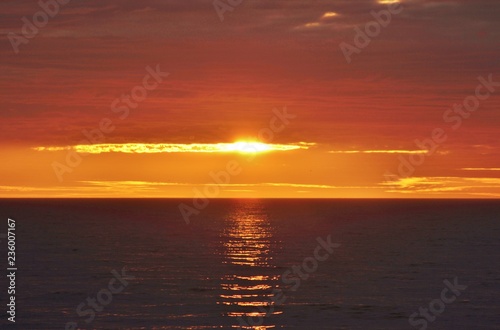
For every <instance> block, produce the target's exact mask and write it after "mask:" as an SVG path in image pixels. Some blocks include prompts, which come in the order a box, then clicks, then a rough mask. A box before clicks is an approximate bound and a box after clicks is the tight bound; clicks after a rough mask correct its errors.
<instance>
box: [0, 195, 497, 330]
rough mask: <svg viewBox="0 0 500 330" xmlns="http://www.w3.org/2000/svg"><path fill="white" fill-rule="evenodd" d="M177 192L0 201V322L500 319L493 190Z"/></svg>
mask: <svg viewBox="0 0 500 330" xmlns="http://www.w3.org/2000/svg"><path fill="white" fill-rule="evenodd" d="M182 202H184V203H191V202H192V201H191V200H176V199H155V200H140V199H133V200H116V199H103V200H95V199H84V200H5V199H4V200H0V217H1V218H2V219H3V220H2V221H1V225H0V233H5V232H6V231H7V218H8V217H10V218H13V219H15V220H16V266H17V272H16V323H15V325H13V324H11V323H10V322H8V321H7V317H8V315H6V314H5V313H2V314H3V315H4V317H3V318H2V320H1V321H0V325H1V328H2V329H3V328H5V329H8V328H17V329H65V328H66V329H72V328H75V329H238V328H239V327H240V326H242V329H260V330H262V329H424V325H423V324H425V325H426V327H427V329H500V221H499V220H500V201H495V200H305V199H304V200H266V199H264V200H258V199H233V200H230V199H224V200H211V201H210V203H209V205H208V206H207V207H206V208H205V209H203V210H201V211H200V213H199V214H198V215H196V216H193V217H192V218H191V223H190V224H186V222H185V221H184V220H183V219H182V217H181V214H180V212H179V210H178V205H179V203H182ZM1 240H2V242H1V251H2V252H1V253H2V260H5V262H3V263H2V264H3V266H4V268H6V267H7V266H6V265H7V263H6V260H7V244H6V240H5V238H1ZM328 241H329V242H330V243H331V244H329V243H327V242H328ZM320 259H321V260H320ZM124 267H125V275H123V276H122V281H123V282H120V281H119V280H117V279H116V278H118V277H120V276H118V277H117V276H116V273H113V271H115V272H118V274H119V273H122V269H123V268H124ZM113 279H115V280H113ZM446 280H448V281H449V283H453V282H454V281H457V282H458V283H459V285H460V286H461V288H462V289H460V290H458V291H457V292H458V294H454V293H453V292H452V291H451V290H448V291H447V295H448V296H446V295H445V299H446V300H447V302H446V303H445V302H443V298H442V291H443V290H444V289H445V288H446V287H447V286H446V283H445V282H444V281H446ZM111 282H112V283H113V285H114V286H113V287H114V288H117V287H120V289H121V291H120V292H115V293H111V291H110V283H111ZM125 283H126V284H125ZM7 286H8V283H7V281H5V277H4V278H3V279H2V282H1V288H0V291H1V292H2V295H1V299H2V306H6V305H5V304H6V303H7V299H8V298H7V297H8V296H7ZM464 287H465V288H464ZM455 290H457V289H455ZM117 291H118V289H117ZM88 299H91V301H92V299H96V300H95V301H96V303H95V305H94V306H95V307H92V306H91V305H90V303H89V301H88ZM451 300H452V301H451ZM429 304H431V305H432V306H433V307H432V310H434V311H435V313H434V314H429V317H430V318H431V320H429V319H428V320H425V319H424V318H422V317H421V316H417V317H415V318H414V319H413V321H414V322H417V321H418V320H421V321H420V322H419V323H418V325H411V324H410V323H409V317H410V315H412V314H413V313H415V312H417V313H418V312H419V308H426V309H429V308H430V306H429ZM79 307H80V309H79V311H78V308H79ZM4 308H5V307H4ZM422 320H425V321H422ZM71 322H73V323H71Z"/></svg>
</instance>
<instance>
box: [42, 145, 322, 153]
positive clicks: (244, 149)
mask: <svg viewBox="0 0 500 330" xmlns="http://www.w3.org/2000/svg"><path fill="white" fill-rule="evenodd" d="M311 145H314V143H306V142H300V143H299V144H266V143H261V142H234V143H189V144H185V143H125V144H80V145H76V146H67V147H34V148H32V149H33V150H36V151H64V150H74V151H76V152H79V153H82V154H101V153H109V152H117V153H126V154H157V153H226V152H240V153H254V152H268V151H290V150H298V149H309V146H311Z"/></svg>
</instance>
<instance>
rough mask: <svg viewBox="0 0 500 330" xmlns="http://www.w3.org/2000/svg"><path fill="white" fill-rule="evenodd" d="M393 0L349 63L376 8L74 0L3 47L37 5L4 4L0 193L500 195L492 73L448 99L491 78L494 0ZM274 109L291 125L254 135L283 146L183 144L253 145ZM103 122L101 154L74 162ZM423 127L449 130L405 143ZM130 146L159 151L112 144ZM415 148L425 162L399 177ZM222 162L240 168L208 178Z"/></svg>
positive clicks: (363, 1) (495, 46)
mask: <svg viewBox="0 0 500 330" xmlns="http://www.w3.org/2000/svg"><path fill="white" fill-rule="evenodd" d="M48 2H50V1H48ZM222 2H224V3H227V2H225V1H222ZM380 2H384V1H380ZM385 2H390V1H385ZM393 2H395V1H393ZM395 5H399V6H400V7H397V8H400V9H401V10H400V12H399V13H396V14H392V15H391V21H390V23H389V24H387V26H385V27H380V33H379V34H377V35H375V36H373V37H371V38H370V39H371V41H370V43H369V44H368V45H367V46H366V47H364V48H360V51H359V53H354V54H352V56H351V62H350V63H348V62H347V61H346V58H345V57H344V54H343V52H342V50H341V48H340V45H341V44H342V43H348V44H350V45H355V43H354V38H355V36H356V34H357V32H356V30H355V28H356V27H358V28H360V29H362V30H364V29H365V26H366V24H367V23H369V22H371V21H373V20H374V18H373V16H372V14H371V12H372V11H375V12H380V11H381V10H388V8H389V7H388V6H389V4H388V3H379V2H377V1H372V0H370V1H368V0H359V1H352V0H346V1H336V0H329V1H326V0H317V1H305V0H303V1H297V0H290V1H263V0H243V1H242V2H241V4H240V5H238V6H236V7H235V8H233V9H232V11H226V12H225V13H224V15H223V17H224V20H223V21H221V20H220V18H219V15H218V14H217V12H216V10H215V8H214V5H213V2H212V1H207V0H189V1H185V0H165V1H160V0H145V1H131V0H125V1H110V0H99V1H97V0H88V1H70V2H69V3H68V4H65V5H60V8H59V10H58V12H57V14H55V15H54V17H51V18H50V19H49V20H48V22H47V24H46V25H45V26H43V27H40V28H39V31H38V33H37V34H36V35H34V36H30V38H26V39H24V40H26V41H27V42H26V43H22V44H19V45H18V47H17V48H18V53H16V52H15V50H14V48H16V47H13V45H12V42H11V40H12V38H13V34H12V33H15V34H16V35H17V36H18V37H19V38H21V37H23V34H22V27H23V25H24V24H25V23H24V22H23V20H22V18H23V17H26V18H27V20H28V21H29V22H33V15H36V13H37V12H39V11H40V10H41V8H40V7H39V5H38V2H37V1H24V0H23V1H2V3H0V13H1V14H0V35H1V38H0V59H1V61H0V70H1V71H0V72H1V75H2V79H1V81H0V148H1V151H2V152H1V153H0V158H1V159H0V161H1V162H0V173H1V174H0V196H1V197H94V196H98V197H192V196H193V194H194V192H193V188H196V189H200V190H203V189H204V187H206V186H205V185H206V184H209V185H212V186H216V185H217V186H218V187H219V188H220V189H219V193H217V195H216V196H215V195H214V196H213V197H392V198H394V197H468V198H475V197H499V196H500V171H499V168H500V151H499V147H500V144H499V142H498V127H499V124H500V114H499V111H498V110H499V106H500V95H499V94H500V84H499V83H496V84H497V85H495V83H490V86H489V87H488V86H486V87H484V84H483V87H480V89H479V90H480V92H481V93H483V94H480V95H486V96H487V97H486V96H484V97H482V98H483V99H482V100H479V104H478V106H477V109H476V110H474V111H472V112H464V113H465V115H463V116H462V115H457V114H454V113H451V111H453V110H450V109H453V106H454V105H456V104H462V102H464V100H466V99H467V98H468V97H469V99H468V100H474V97H475V93H476V89H477V88H479V87H478V86H479V84H481V82H480V80H479V77H483V78H484V79H486V80H489V79H490V80H492V81H493V82H500V70H499V63H500V62H499V60H498V58H499V55H500V45H499V43H498V40H499V36H500V21H499V20H498V17H500V3H498V1H486V0H479V1H423V0H412V1H410V0H408V1H403V0H402V1H400V3H399V4H397V3H396V4H393V6H395ZM394 8H396V7H394ZM9 38H10V39H9ZM17 40H20V39H17ZM147 67H150V68H156V67H159V68H160V71H162V72H168V73H169V75H168V77H163V78H162V79H161V80H162V81H161V82H159V83H158V84H157V86H156V88H154V89H152V90H150V91H148V95H147V97H145V99H144V100H142V101H141V102H138V103H137V105H136V107H135V108H132V107H129V108H130V109H129V114H128V116H127V117H126V118H124V119H120V115H121V114H123V112H113V111H112V110H111V108H112V104H114V102H115V100H117V99H120V98H121V97H122V96H123V95H127V94H130V93H131V91H132V90H133V89H134V88H135V87H136V86H142V83H143V79H144V77H145V76H146V75H147V74H149V73H148V69H146V68H147ZM148 82H150V83H154V82H155V80H154V79H153V78H151V79H150V80H148ZM492 86H493V87H492ZM488 88H490V89H491V90H489V89H488ZM476 99H477V97H476ZM120 105H121V106H123V102H120V103H118V106H120ZM284 108H286V111H287V112H288V113H289V114H291V115H290V116H293V117H294V118H293V119H290V120H289V123H286V125H284V127H283V129H282V130H280V131H279V132H274V133H273V137H272V139H268V140H267V141H261V142H267V143H269V144H280V145H286V146H289V147H292V148H290V150H269V151H266V152H259V153H256V154H255V155H254V154H247V153H238V152H231V151H229V152H218V151H217V150H212V151H215V152H192V150H187V149H186V148H188V149H189V147H186V146H188V145H190V144H197V145H200V148H201V149H203V150H208V149H210V148H211V147H210V146H213V144H218V143H233V142H235V141H238V140H252V141H256V140H259V139H258V138H257V135H258V132H259V131H261V130H263V129H269V127H270V120H272V118H273V117H275V116H276V112H281V113H282V112H283V111H284V110H283V109H284ZM273 109H275V110H274V112H273ZM447 111H450V112H448V113H447ZM446 114H447V115H446ZM457 116H460V117H457ZM103 118H108V119H109V122H110V123H111V124H110V125H112V126H113V127H114V130H113V131H112V132H109V133H105V134H103V136H104V139H101V140H99V141H98V142H99V143H107V144H112V146H111V147H110V148H108V150H111V149H112V150H113V152H101V153H97V152H96V151H95V150H94V153H92V154H90V155H88V156H81V155H80V154H79V153H77V151H75V150H79V149H78V147H77V146H78V145H81V144H89V142H82V140H84V139H85V135H84V134H83V133H82V131H83V130H87V131H90V130H94V129H97V128H98V127H99V123H100V122H101V121H102V120H103ZM459 121H460V127H458V122H459ZM454 125H456V126H454ZM435 129H442V130H443V131H442V135H443V134H445V135H446V140H445V141H442V142H441V143H437V146H438V147H437V149H436V150H434V151H433V150H431V151H430V152H428V153H427V154H425V153H418V152H419V151H418V150H420V149H419V147H418V146H417V145H416V143H415V139H418V140H419V141H422V140H425V139H429V138H431V137H432V132H433V130H435ZM438 133H439V132H438ZM261 140H262V139H261ZM442 140H443V139H442ZM300 142H303V143H307V144H300ZM137 143H141V144H144V145H145V147H144V148H146V149H147V150H156V151H155V152H153V153H150V152H148V153H143V152H142V151H137V150H138V149H137V148H135V149H134V150H135V151H132V152H127V153H125V152H123V147H122V146H121V145H124V144H125V145H126V146H133V145H134V144H137ZM158 144H168V145H169V146H168V147H163V148H158ZM293 146H296V147H297V146H301V147H300V148H296V149H293ZM48 147H53V148H54V149H53V150H50V149H49V150H47V149H45V150H43V149H42V148H48ZM36 148H38V149H36ZM94 148H98V146H94ZM214 148H215V147H214ZM271 149H272V148H271ZM71 150H73V152H74V154H76V155H77V156H78V157H82V161H81V163H79V164H78V165H76V166H71V165H75V164H76V163H75V164H68V162H67V160H66V157H67V155H68V152H70V151H71ZM99 150H103V149H102V148H101V149H99ZM174 150H175V151H176V152H172V151H174ZM210 150H211V149H210ZM219 151H220V150H219ZM410 156H412V157H413V159H414V160H415V159H417V160H418V157H420V158H421V159H423V161H421V164H420V163H419V162H416V163H414V165H415V166H413V165H412V168H413V169H412V170H411V169H410V170H408V169H402V170H401V169H400V170H398V167H401V166H403V167H405V166H406V167H407V165H400V164H401V162H403V163H404V162H405V161H402V160H401V157H402V158H403V159H405V160H406V161H408V162H411V160H409V157H410ZM249 157H251V158H252V159H251V160H249ZM233 161H234V162H237V163H238V164H239V166H240V167H241V173H238V174H236V175H230V178H229V181H228V182H225V183H224V184H222V185H218V184H217V183H216V182H214V179H213V178H212V176H211V175H210V173H211V172H213V173H218V172H220V171H222V170H225V169H226V166H227V164H228V163H229V162H233ZM55 164H56V165H55ZM65 166H67V167H65ZM54 168H56V169H58V170H59V176H58V175H56V172H55V170H54ZM389 172H390V173H392V174H394V175H395V176H393V177H392V179H390V180H389V179H388V177H387V176H384V174H387V173H389Z"/></svg>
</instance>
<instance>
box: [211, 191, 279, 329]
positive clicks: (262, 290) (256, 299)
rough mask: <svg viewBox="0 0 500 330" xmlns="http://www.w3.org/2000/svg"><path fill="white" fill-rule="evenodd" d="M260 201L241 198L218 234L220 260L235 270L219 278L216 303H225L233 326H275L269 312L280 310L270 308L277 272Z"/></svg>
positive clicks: (277, 278) (266, 327)
mask: <svg viewBox="0 0 500 330" xmlns="http://www.w3.org/2000/svg"><path fill="white" fill-rule="evenodd" d="M260 203H261V202H259V201H258V200H246V201H242V202H241V205H240V206H241V207H240V208H238V209H237V210H235V212H233V213H232V214H230V215H229V216H228V218H227V226H226V228H225V230H224V231H223V232H222V233H221V234H220V238H221V243H222V247H223V249H222V254H223V257H224V261H223V263H224V264H226V265H228V266H230V267H231V268H230V269H232V270H234V273H231V274H225V275H224V276H223V277H222V278H221V280H222V281H221V290H222V294H220V302H219V304H222V305H225V306H227V307H228V308H227V312H226V316H229V317H231V318H234V319H235V321H234V324H233V328H239V327H240V326H241V328H242V329H254V330H264V329H271V328H276V324H268V323H271V322H270V319H269V316H271V315H278V314H282V313H283V312H282V311H280V310H278V308H276V306H272V308H269V307H270V305H271V304H272V302H271V298H272V296H273V293H272V291H273V289H274V288H275V286H276V285H275V283H277V281H278V280H279V276H278V275H276V274H274V272H273V269H274V266H273V265H272V257H271V255H270V252H271V243H272V231H271V229H272V228H271V225H270V223H269V220H268V219H267V217H266V215H265V214H264V212H262V205H261V204H260ZM259 317H263V318H264V322H263V323H262V324H259V322H258V320H259ZM252 319H253V322H255V323H252V321H250V320H252ZM241 320H242V321H244V322H245V323H247V324H248V325H244V324H242V322H240V321H241ZM252 324H253V325H252Z"/></svg>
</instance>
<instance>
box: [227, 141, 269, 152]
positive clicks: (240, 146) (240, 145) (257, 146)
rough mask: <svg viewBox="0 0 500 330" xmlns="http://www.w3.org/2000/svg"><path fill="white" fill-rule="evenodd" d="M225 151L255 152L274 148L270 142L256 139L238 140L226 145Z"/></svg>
mask: <svg viewBox="0 0 500 330" xmlns="http://www.w3.org/2000/svg"><path fill="white" fill-rule="evenodd" d="M224 148H225V149H226V150H225V151H233V152H241V153H255V152H264V151H270V150H272V147H271V146H270V145H269V144H266V143H262V142H256V141H236V142H234V143H229V144H226V145H224Z"/></svg>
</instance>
